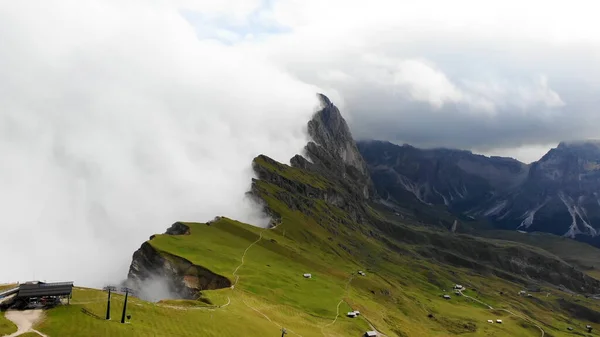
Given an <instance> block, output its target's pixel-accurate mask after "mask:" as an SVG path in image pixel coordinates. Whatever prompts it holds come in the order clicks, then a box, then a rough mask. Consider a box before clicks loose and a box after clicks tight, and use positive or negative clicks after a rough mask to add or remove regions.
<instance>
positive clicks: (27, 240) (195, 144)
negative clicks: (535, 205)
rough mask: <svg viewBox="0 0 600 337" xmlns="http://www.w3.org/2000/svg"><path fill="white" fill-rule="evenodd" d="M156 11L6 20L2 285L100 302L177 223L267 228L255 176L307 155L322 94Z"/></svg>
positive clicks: (13, 7) (67, 6)
mask: <svg viewBox="0 0 600 337" xmlns="http://www.w3.org/2000/svg"><path fill="white" fill-rule="evenodd" d="M32 2H33V3H35V4H32ZM161 3H162V2H160V1H159V2H156V3H154V4H153V5H144V4H142V2H137V1H122V2H121V1H79V0H72V1H52V2H49V1H27V3H25V2H3V3H2V4H0V41H1V44H2V52H1V53H0V74H2V75H1V77H0V103H1V105H2V109H0V157H1V158H2V159H1V160H0V204H1V205H2V207H1V212H0V255H2V256H3V259H2V261H3V264H2V268H0V283H2V282H14V281H27V280H30V279H34V278H35V279H41V280H47V281H59V280H62V281H66V280H74V281H75V282H76V284H78V285H85V286H102V285H104V284H106V283H108V282H118V281H120V280H122V279H123V278H125V277H126V275H127V271H128V267H129V263H130V262H131V256H132V254H133V252H134V251H135V250H136V249H137V248H139V246H140V245H141V244H142V243H143V241H145V240H147V239H148V237H149V236H150V235H152V234H154V233H163V232H164V231H165V230H166V229H167V228H168V227H169V226H170V225H171V224H172V223H173V222H175V221H179V220H181V221H208V220H210V219H212V218H214V217H215V216H217V215H223V216H228V217H232V218H235V219H239V220H241V221H246V222H250V223H252V224H254V225H259V226H260V225H264V223H265V219H264V218H262V215H261V214H260V213H259V212H258V211H257V208H256V207H253V205H250V204H249V203H247V202H245V201H244V200H243V198H244V192H246V191H247V190H248V189H249V187H250V182H251V178H252V175H253V173H252V171H251V167H250V164H251V160H252V158H254V157H255V156H256V155H258V154H260V153H264V154H267V155H269V156H272V157H273V158H275V159H277V160H280V161H284V162H287V161H288V160H289V158H290V157H291V156H292V155H294V154H295V153H298V152H299V151H300V150H301V149H302V147H303V146H304V144H305V143H306V135H305V130H304V127H305V125H306V122H307V121H308V119H309V118H310V116H311V114H312V113H313V112H314V111H315V108H316V107H317V104H318V102H317V100H316V96H315V93H316V92H317V90H318V89H317V88H315V87H312V86H309V85H306V84H303V83H301V82H299V81H298V80H296V79H294V78H292V77H290V76H288V75H286V74H285V73H284V72H283V71H281V70H280V69H277V68H275V67H273V66H270V65H269V64H267V63H266V62H264V61H263V60H261V59H259V58H257V57H252V56H251V55H248V54H242V53H239V52H237V51H236V50H235V49H232V48H230V47H228V46H225V45H223V44H221V43H217V42H215V41H210V40H199V39H198V38H197V37H196V34H195V30H194V29H193V27H191V25H190V24H189V23H188V22H187V21H186V20H185V19H184V18H183V17H182V16H181V15H180V13H179V10H178V8H177V7H174V6H173V7H171V6H170V5H166V4H164V5H161ZM213 5H214V4H213ZM217 7H218V6H217ZM217 9H218V8H217Z"/></svg>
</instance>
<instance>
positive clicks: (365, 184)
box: [292, 94, 376, 199]
mask: <svg viewBox="0 0 600 337" xmlns="http://www.w3.org/2000/svg"><path fill="white" fill-rule="evenodd" d="M318 97H319V99H320V101H321V110H319V111H318V112H317V113H315V115H314V116H313V118H312V119H311V120H310V121H309V122H308V134H309V135H310V137H311V138H312V140H313V141H311V142H309V143H308V144H307V145H306V147H305V151H306V155H307V156H308V158H309V159H310V162H309V161H308V160H306V159H304V158H302V157H301V156H295V157H294V158H292V165H293V166H296V167H301V168H304V169H309V170H313V171H316V172H319V173H321V174H322V175H323V176H325V177H327V178H328V179H332V180H333V181H340V182H342V183H343V184H344V186H345V188H347V189H348V190H349V191H352V193H356V194H357V195H361V196H362V197H363V198H365V199H369V198H371V199H372V198H374V197H375V196H376V193H375V188H374V186H373V182H372V181H371V177H370V175H369V171H368V168H367V165H366V163H365V161H364V159H363V157H362V155H361V154H360V152H359V151H358V148H357V146H356V143H355V142H354V139H353V138H352V134H351V133H350V128H349V127H348V124H347V123H346V121H345V120H344V118H343V117H342V115H341V113H340V111H339V109H338V108H337V107H336V106H335V105H334V104H333V103H332V102H331V101H330V100H329V98H327V97H326V96H325V95H323V94H318Z"/></svg>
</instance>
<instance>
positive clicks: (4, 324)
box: [0, 312, 17, 336]
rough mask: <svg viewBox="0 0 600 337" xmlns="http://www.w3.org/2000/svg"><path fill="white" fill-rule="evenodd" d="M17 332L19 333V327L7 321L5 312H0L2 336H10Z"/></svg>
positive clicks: (0, 334)
mask: <svg viewBox="0 0 600 337" xmlns="http://www.w3.org/2000/svg"><path fill="white" fill-rule="evenodd" d="M15 331H17V326H16V325H14V324H13V322H11V321H9V320H8V319H6V317H4V313H3V312H0V336H4V335H10V334H11V333H13V332H15Z"/></svg>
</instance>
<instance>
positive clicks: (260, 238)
mask: <svg viewBox="0 0 600 337" xmlns="http://www.w3.org/2000/svg"><path fill="white" fill-rule="evenodd" d="M279 225H281V222H280V223H278V224H277V225H275V226H273V227H267V228H263V229H262V230H261V231H260V232H259V235H258V239H256V240H255V241H254V242H252V243H251V244H250V245H249V246H248V247H246V249H245V250H244V253H243V254H242V258H241V260H242V262H241V263H240V264H239V265H238V266H237V267H236V268H235V270H234V271H233V273H232V275H233V276H234V277H235V281H234V283H233V284H232V285H231V289H235V286H236V285H237V283H238V281H239V279H240V276H239V275H237V272H238V270H239V269H240V268H241V267H242V266H243V265H244V262H245V258H246V253H248V251H249V250H250V248H252V246H254V245H255V244H257V243H258V242H259V241H260V240H262V235H263V232H264V231H265V230H273V229H275V228H277V227H278V226H279ZM230 304H231V298H230V297H229V296H227V303H225V304H223V305H215V306H205V307H200V306H197V307H187V306H178V305H171V304H156V305H157V306H160V307H164V308H170V309H176V310H216V309H222V308H225V307H227V306H228V305H230ZM252 309H254V308H252ZM254 310H256V309H254Z"/></svg>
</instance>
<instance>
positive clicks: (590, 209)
mask: <svg viewBox="0 0 600 337" xmlns="http://www.w3.org/2000/svg"><path fill="white" fill-rule="evenodd" d="M358 148H359V151H360V152H361V154H362V156H363V157H364V159H365V161H366V162H367V164H368V168H369V172H370V174H371V178H372V180H373V182H374V184H375V188H376V191H377V193H378V194H379V195H380V196H381V197H382V199H384V200H386V201H388V202H392V203H394V202H399V201H401V200H403V199H405V198H411V197H412V198H417V199H418V200H419V201H420V202H422V203H425V204H431V205H445V206H447V207H448V209H449V210H450V211H452V212H455V213H460V214H463V215H466V216H469V217H472V218H486V219H488V220H489V221H490V222H491V223H492V224H493V225H494V226H496V227H498V228H500V229H512V230H523V231H541V232H548V233H553V234H557V235H562V236H567V237H571V238H575V239H578V240H582V241H586V242H589V243H592V244H594V245H596V246H599V245H600V237H599V235H600V196H599V195H598V193H600V142H599V141H581V142H562V143H560V144H559V145H558V147H556V148H554V149H551V150H550V151H549V152H548V153H547V154H546V155H544V156H543V157H542V158H541V159H540V160H538V161H536V162H534V163H532V164H529V165H527V164H524V163H521V162H519V161H518V160H515V159H512V158H504V157H486V156H482V155H477V154H473V153H471V152H469V151H462V150H451V149H427V150H425V149H418V148H415V147H413V146H410V145H402V146H399V145H395V144H392V143H389V142H382V141H361V142H358Z"/></svg>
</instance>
